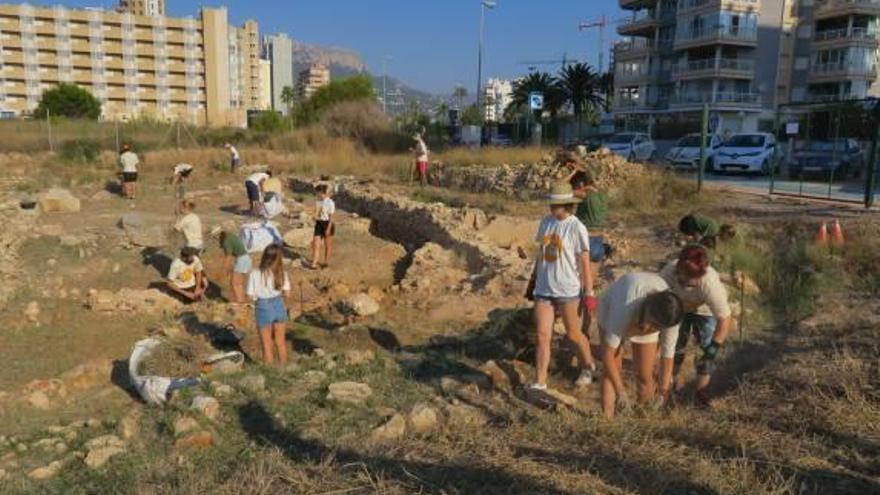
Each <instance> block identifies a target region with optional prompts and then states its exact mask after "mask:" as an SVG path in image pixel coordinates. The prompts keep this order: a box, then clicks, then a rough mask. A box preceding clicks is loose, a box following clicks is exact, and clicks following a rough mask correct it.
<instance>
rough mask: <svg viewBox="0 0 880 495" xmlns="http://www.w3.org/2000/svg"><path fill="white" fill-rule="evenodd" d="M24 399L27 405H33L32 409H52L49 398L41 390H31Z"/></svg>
mask: <svg viewBox="0 0 880 495" xmlns="http://www.w3.org/2000/svg"><path fill="white" fill-rule="evenodd" d="M26 400H27V403H28V405H29V406H31V407H33V408H34V409H39V410H41V411H48V410H50V409H52V402H51V401H50V400H49V396H48V395H46V393H45V392H43V391H41V390H36V391H34V392H31V393H30V394H29V395H28V396H27V399H26Z"/></svg>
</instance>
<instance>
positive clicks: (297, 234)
mask: <svg viewBox="0 0 880 495" xmlns="http://www.w3.org/2000/svg"><path fill="white" fill-rule="evenodd" d="M313 237H314V230H313V229H310V228H306V227H303V228H300V229H293V230H290V231H288V232H287V233H285V234H284V244H287V245H288V246H290V247H294V248H307V247H309V246H310V245H311V243H312V238H313Z"/></svg>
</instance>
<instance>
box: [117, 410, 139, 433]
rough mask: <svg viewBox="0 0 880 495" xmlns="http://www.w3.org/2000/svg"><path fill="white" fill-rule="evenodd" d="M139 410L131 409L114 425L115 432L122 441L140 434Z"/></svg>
mask: <svg viewBox="0 0 880 495" xmlns="http://www.w3.org/2000/svg"><path fill="white" fill-rule="evenodd" d="M140 421H141V410H140V408H137V407H134V408H131V409H130V410H129V411H128V413H126V415H125V416H123V417H122V419H121V420H119V424H118V425H116V431H117V432H118V433H119V437H120V438H122V439H123V440H131V439H133V438H135V437H136V436H138V433H140Z"/></svg>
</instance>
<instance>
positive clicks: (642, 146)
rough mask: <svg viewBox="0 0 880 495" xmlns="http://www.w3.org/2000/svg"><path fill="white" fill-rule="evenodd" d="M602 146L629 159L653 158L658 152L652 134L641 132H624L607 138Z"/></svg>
mask: <svg viewBox="0 0 880 495" xmlns="http://www.w3.org/2000/svg"><path fill="white" fill-rule="evenodd" d="M602 146H604V147H605V148H608V150H609V151H611V152H612V153H614V154H615V155H620V156H622V157H624V158H626V159H627V160H629V161H634V160H643V161H644V160H652V159H653V158H654V154H655V153H656V152H657V147H656V146H654V141H653V140H652V139H651V137H650V136H648V135H647V134H644V133H641V132H622V133H620V134H615V135H613V136H611V137H610V138H608V139H607V140H605V142H603V143H602Z"/></svg>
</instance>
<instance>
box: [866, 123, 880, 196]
mask: <svg viewBox="0 0 880 495" xmlns="http://www.w3.org/2000/svg"><path fill="white" fill-rule="evenodd" d="M872 134H873V135H872V137H871V155H870V157H868V166H867V167H866V168H867V170H865V208H870V207H872V206H874V179H875V175H876V173H877V141H878V140H880V117H878V115H877V113H876V111H875V113H874V132H873V133H872Z"/></svg>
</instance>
